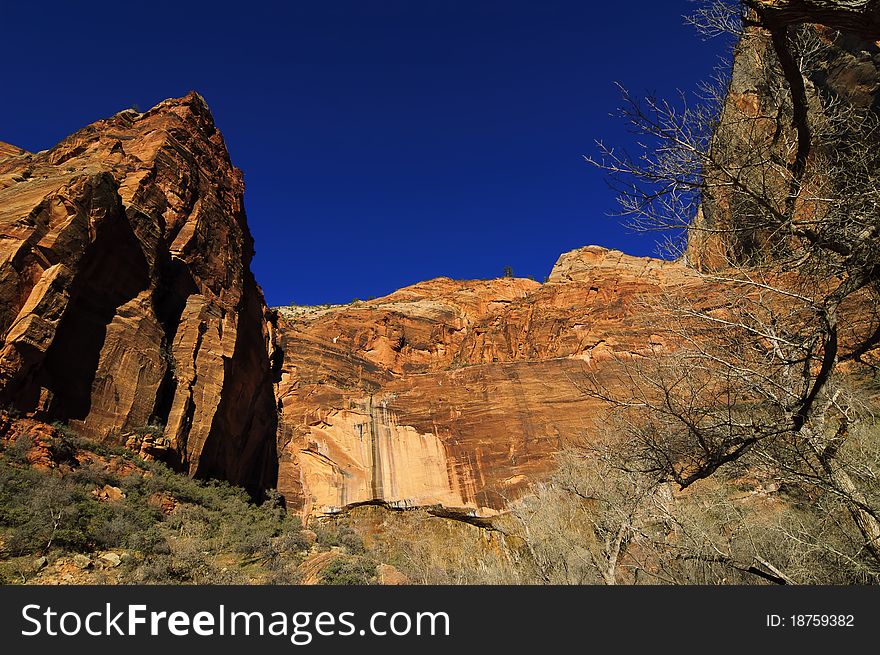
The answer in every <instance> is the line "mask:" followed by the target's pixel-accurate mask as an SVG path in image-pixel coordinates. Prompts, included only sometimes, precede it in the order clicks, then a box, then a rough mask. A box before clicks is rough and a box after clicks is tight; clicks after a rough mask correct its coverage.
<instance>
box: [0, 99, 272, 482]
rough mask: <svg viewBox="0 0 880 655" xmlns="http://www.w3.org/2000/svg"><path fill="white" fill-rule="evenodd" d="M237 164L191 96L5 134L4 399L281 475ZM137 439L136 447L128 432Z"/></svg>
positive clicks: (0, 156)
mask: <svg viewBox="0 0 880 655" xmlns="http://www.w3.org/2000/svg"><path fill="white" fill-rule="evenodd" d="M243 193H244V185H243V181H242V175H241V173H240V171H238V170H237V169H235V168H234V167H233V166H232V164H231V163H230V161H229V155H228V153H227V151H226V147H225V144H224V142H223V138H222V136H221V134H220V132H219V131H217V129H216V128H215V127H214V123H213V119H212V117H211V114H210V112H209V110H208V108H207V106H206V105H205V103H204V101H203V100H202V98H201V97H200V96H198V95H197V94H194V93H193V94H190V95H188V96H186V97H185V98H181V99H177V100H167V101H165V102H163V103H161V104H159V105H158V106H156V107H155V108H153V109H151V110H150V111H148V112H146V113H144V114H139V113H137V112H134V111H123V112H121V113H119V114H117V115H115V116H113V117H111V118H109V119H106V120H102V121H98V122H97V123H94V124H92V125H90V126H88V127H86V128H84V129H82V130H80V131H79V132H77V133H76V134H74V135H72V136H70V137H69V138H67V139H65V140H64V141H62V142H61V143H59V144H58V145H57V146H55V147H54V148H52V149H50V150H47V151H44V152H40V153H36V154H31V153H26V152H24V151H22V150H20V149H19V148H16V147H14V146H9V145H7V144H0V333H2V335H3V338H2V349H0V402H2V403H4V404H9V405H12V406H15V407H16V408H17V409H18V410H20V411H25V412H33V413H35V414H36V415H37V416H40V417H43V418H46V419H60V420H67V421H70V422H71V424H72V425H74V426H75V427H77V429H79V430H80V431H81V432H82V433H84V434H86V435H89V436H92V437H96V438H99V439H103V440H112V441H117V442H123V443H124V442H126V441H127V442H129V443H130V444H132V443H133V441H132V440H134V442H137V440H138V439H139V438H140V435H141V434H142V433H143V432H144V430H143V429H141V428H143V427H144V426H146V425H148V424H150V423H153V424H155V423H159V424H164V425H165V428H164V433H162V434H159V433H161V432H162V430H161V428H160V429H156V428H151V429H150V430H149V432H152V433H153V434H152V437H153V441H154V442H155V443H156V444H157V445H159V446H161V447H162V448H163V450H164V452H165V453H166V454H167V455H166V456H167V459H168V460H169V461H170V462H171V463H172V464H174V465H176V466H178V467H180V468H182V469H184V470H186V471H188V472H189V473H191V474H192V475H199V476H214V477H221V478H225V479H228V480H230V481H232V482H234V483H238V484H243V485H246V486H249V487H251V488H253V489H257V488H265V487H269V486H274V482H275V476H276V466H277V458H276V456H275V452H274V448H275V432H276V410H275V403H274V398H273V390H272V382H273V373H272V370H271V365H270V357H271V356H272V355H273V353H274V351H273V346H272V344H271V343H270V341H271V339H270V333H271V329H272V328H271V325H270V323H269V321H268V319H267V316H268V314H267V311H266V308H265V306H264V302H263V297H262V292H261V291H260V289H259V287H258V286H257V284H256V283H255V281H254V278H253V275H252V274H251V271H250V268H249V266H250V261H251V258H252V257H253V242H252V238H251V235H250V233H249V231H248V227H247V223H246V219H245V214H244V209H243V204H242V198H243ZM134 445H137V443H134Z"/></svg>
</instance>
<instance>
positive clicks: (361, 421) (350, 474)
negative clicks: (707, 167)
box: [277, 246, 712, 516]
mask: <svg viewBox="0 0 880 655" xmlns="http://www.w3.org/2000/svg"><path fill="white" fill-rule="evenodd" d="M669 294H672V295H676V294H684V295H686V296H687V297H689V298H691V299H694V300H696V301H697V302H698V303H711V302H712V289H711V287H710V286H708V285H707V284H706V283H705V282H704V281H703V280H702V279H701V278H700V277H699V276H697V275H696V274H695V273H694V272H693V271H691V270H690V269H688V268H686V267H685V266H683V265H681V264H676V263H673V262H667V261H662V260H657V259H648V258H637V257H630V256H627V255H624V254H623V253H620V252H617V251H610V250H606V249H604V248H599V247H596V246H588V247H585V248H581V249H580V250H576V251H573V252H570V253H566V254H564V255H562V257H560V259H559V261H558V262H557V264H556V266H555V267H554V268H553V272H552V273H551V275H550V277H549V279H548V281H547V283H546V284H543V285H541V284H538V283H536V282H534V281H531V280H522V279H511V278H501V279H496V280H476V281H454V280H450V279H447V278H438V279H435V280H430V281H428V282H423V283H420V284H416V285H413V286H411V287H407V288H405V289H401V290H400V291H397V292H395V293H393V294H391V295H389V296H386V297H384V298H379V299H376V300H373V301H369V302H358V303H354V304H352V305H347V306H342V307H325V308H320V309H316V310H314V311H311V312H310V311H308V310H306V309H304V308H290V309H287V308H280V309H279V314H280V316H279V324H278V332H279V341H280V344H281V347H282V349H283V350H284V353H285V357H284V363H283V365H282V373H281V381H280V383H279V384H278V391H277V393H278V401H279V406H280V408H281V426H280V430H279V445H278V448H279V455H280V465H279V483H278V488H279V491H281V492H282V493H283V494H284V495H285V496H286V497H287V499H288V502H289V503H290V504H291V505H292V506H294V507H301V508H302V510H303V511H304V512H305V513H319V514H320V513H328V512H333V511H336V510H338V509H339V508H341V507H344V506H346V505H354V504H358V503H365V502H371V501H382V502H384V503H388V504H390V505H393V506H412V505H435V504H436V505H443V506H445V507H447V508H454V509H456V510H457V511H461V512H464V513H465V514H471V515H479V516H486V515H491V514H493V513H496V512H497V511H498V510H500V509H502V508H504V507H505V505H506V503H507V501H508V500H510V499H512V498H516V497H518V496H519V495H521V494H522V493H523V492H524V491H525V490H526V488H527V486H528V485H529V484H530V483H531V482H533V481H534V480H536V479H540V478H541V477H542V476H543V475H545V474H546V473H547V472H549V471H550V470H551V469H552V467H553V455H554V453H555V452H557V451H558V450H559V448H560V447H561V446H562V445H563V444H565V443H566V442H571V441H573V440H576V439H579V438H581V437H582V436H584V435H585V434H588V433H590V432H591V431H593V430H595V429H597V426H596V425H595V419H596V418H597V417H598V416H599V415H600V411H599V409H600V401H598V400H596V399H594V398H591V397H589V396H588V395H586V394H585V393H584V387H585V385H586V384H588V383H589V382H590V381H591V380H593V379H594V376H595V379H596V380H598V381H599V382H600V383H601V384H606V383H607V384H614V383H615V382H614V378H613V376H614V370H615V369H614V365H613V364H614V361H615V360H616V359H617V358H620V357H646V356H647V357H650V356H654V355H656V353H657V352H658V350H663V349H665V348H667V347H670V343H669V340H670V337H669V335H668V334H667V335H664V334H663V333H662V330H661V328H660V327H658V324H657V321H656V320H653V319H652V316H653V314H654V312H655V311H656V309H657V306H658V304H659V303H661V302H662V300H663V298H664V297H665V296H667V295H669Z"/></svg>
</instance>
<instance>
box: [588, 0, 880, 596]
mask: <svg viewBox="0 0 880 655" xmlns="http://www.w3.org/2000/svg"><path fill="white" fill-rule="evenodd" d="M771 4H772V5H773V6H771ZM842 4H848V5H852V6H850V7H849V9H850V10H853V11H857V10H858V11H861V10H864V11H866V12H868V13H870V8H867V5H866V6H865V7H861V9H859V8H858V7H856V6H855V5H857V4H859V3H821V2H800V3H798V2H790V3H785V2H784V3H764V2H760V1H756V2H751V1H748V0H747V1H745V2H742V3H722V2H712V3H710V4H709V5H708V6H706V7H704V8H703V10H702V13H699V14H698V15H697V17H696V18H695V19H693V22H694V23H695V24H697V25H698V26H700V27H702V28H703V29H706V30H708V31H709V32H710V33H711V32H713V31H715V32H718V31H737V30H738V29H739V27H738V26H739V25H740V24H742V25H744V26H745V28H744V30H743V32H742V35H741V41H740V44H739V46H738V48H740V49H741V50H742V49H752V51H758V52H760V55H761V56H760V57H758V59H759V60H761V61H763V62H764V66H763V67H762V68H761V69H760V70H758V71H756V70H755V69H750V70H748V71H746V73H748V74H749V75H753V76H754V75H757V74H761V75H764V76H766V79H763V80H761V83H760V85H759V86H760V87H761V88H762V89H763V92H764V94H765V96H766V97H764V98H757V99H755V98H754V97H753V96H749V95H747V94H745V95H744V94H740V93H739V89H738V88H734V87H735V86H736V85H737V84H739V81H738V79H737V76H741V75H743V71H738V70H737V68H736V64H735V65H734V69H733V73H732V75H729V76H727V77H726V78H724V77H722V78H721V79H720V80H719V81H717V82H716V83H714V84H712V85H707V86H705V87H704V88H703V90H702V94H701V95H699V96H697V97H696V98H687V97H685V96H682V97H680V98H679V99H678V100H677V101H675V102H672V101H666V100H662V99H657V98H647V99H645V100H638V99H635V98H633V97H632V96H631V95H630V94H628V93H627V92H626V91H625V90H624V107H623V110H622V116H623V117H624V118H625V120H627V121H628V122H629V123H630V125H631V126H632V127H633V128H634V129H635V130H636V131H637V132H639V133H641V134H642V135H644V137H645V138H644V139H643V143H644V144H645V146H644V149H643V151H641V152H639V153H637V154H635V155H631V154H629V153H626V152H620V151H617V150H615V149H613V148H610V147H606V146H604V145H602V144H599V151H600V152H599V155H598V156H597V157H594V158H590V160H589V161H591V162H592V163H594V164H595V165H597V166H599V167H600V168H601V169H603V170H604V171H605V172H606V173H608V175H609V178H610V180H611V182H612V184H613V185H614V186H615V188H616V189H617V190H618V191H619V198H620V204H621V209H622V213H623V214H624V215H625V216H627V217H628V218H629V220H630V223H631V224H632V225H634V226H635V227H636V228H637V229H641V230H660V231H663V230H670V229H673V230H679V231H682V230H684V231H686V234H687V235H688V240H689V243H687V244H685V243H683V242H682V241H681V240H679V242H678V247H679V249H680V251H682V252H685V251H686V253H687V259H688V260H690V261H691V263H692V264H693V265H696V266H698V267H699V268H701V269H702V271H703V273H704V277H705V279H706V282H707V284H708V285H712V286H713V288H716V289H719V290H720V291H718V292H717V293H718V295H719V297H720V300H718V301H717V302H716V303H715V306H714V307H705V306H699V305H698V304H696V303H694V302H692V301H691V300H690V299H688V298H685V297H683V296H681V295H674V294H670V297H669V298H667V300H666V303H665V306H664V307H663V308H662V309H663V315H665V316H666V317H667V320H666V325H665V330H666V331H667V332H668V333H669V334H671V335H674V337H675V339H674V342H675V343H676V344H677V348H676V352H675V353H674V354H669V353H658V356H657V357H656V358H655V359H652V360H649V361H635V362H633V361H631V362H628V363H626V364H625V365H624V366H622V370H621V375H622V376H623V377H624V379H625V384H622V385H617V386H616V387H615V388H614V389H612V390H609V389H605V388H602V387H601V386H599V385H596V386H594V387H592V388H591V389H589V390H587V391H588V392H589V393H592V394H594V395H596V396H598V397H601V398H603V399H604V400H606V401H607V402H608V403H609V404H610V405H611V406H612V407H613V408H615V410H617V411H618V412H619V413H622V414H624V415H625V417H626V418H625V420H623V422H622V424H623V425H624V426H625V428H624V430H623V435H622V438H623V441H624V443H625V446H624V447H623V448H622V449H621V452H622V453H625V454H626V457H625V458H624V460H625V461H624V462H623V464H622V465H621V467H622V469H623V470H626V471H629V472H638V473H641V474H643V475H647V476H650V477H653V478H655V479H657V480H660V481H665V480H668V481H671V482H673V483H675V484H676V485H677V486H678V488H680V489H688V488H689V487H691V485H694V484H695V483H696V482H698V481H701V480H705V479H708V478H711V477H713V476H717V475H719V471H722V472H724V473H727V474H729V473H730V472H731V471H736V470H738V467H740V468H741V467H746V472H747V474H753V473H754V471H756V470H758V469H760V470H764V471H769V472H770V474H771V475H772V476H774V478H775V479H777V480H779V481H784V482H786V483H788V484H789V485H791V486H792V487H793V488H797V489H798V493H804V494H807V495H809V496H810V497H811V498H813V500H814V501H816V502H818V500H819V499H821V500H822V502H825V503H827V504H828V505H829V506H831V505H833V506H834V507H836V509H837V510H838V511H843V512H844V513H845V515H847V516H848V519H847V522H840V523H839V524H838V527H839V528H840V529H839V530H838V532H837V533H836V535H837V536H836V537H835V539H836V540H832V541H833V543H838V542H839V540H840V539H843V536H842V535H844V533H845V534H846V535H848V536H847V538H846V539H845V540H844V541H848V545H847V547H846V548H843V547H838V548H837V549H836V550H837V551H838V553H837V557H838V558H844V559H847V558H848V560H849V561H851V562H858V566H859V567H861V568H859V570H860V571H863V572H864V574H865V576H867V577H866V578H864V579H868V578H870V577H871V576H872V575H875V574H876V572H877V571H878V570H880V504H878V502H877V496H876V492H875V491H874V489H875V487H874V482H873V481H874V479H875V478H876V475H877V474H878V473H880V471H878V470H877V469H876V467H874V466H871V465H870V463H866V462H865V461H864V460H862V459H860V455H863V454H864V453H863V452H860V451H859V449H854V448H853V447H852V444H853V441H854V439H853V436H852V435H853V434H854V433H859V434H862V435H863V434H864V431H865V430H869V429H870V426H872V425H873V418H872V417H871V414H870V406H869V404H868V403H866V402H863V401H862V400H861V398H862V397H865V396H866V394H865V392H864V386H865V385H864V382H863V381H862V382H860V379H861V378H860V376H862V377H863V376H865V375H873V373H872V372H871V370H872V356H871V354H872V351H873V350H874V348H875V347H876V346H878V344H880V316H878V314H877V312H876V307H877V306H878V304H880V303H878V300H880V148H877V147H876V146H877V144H878V143H880V120H878V116H877V114H876V113H874V112H873V111H872V110H871V109H870V108H866V107H863V106H859V105H858V103H854V102H852V101H850V99H848V98H847V97H845V96H844V95H842V94H834V93H830V92H827V90H823V89H822V88H820V87H819V86H818V85H816V84H814V83H813V82H812V78H813V77H815V76H816V71H821V70H822V68H823V66H824V63H823V62H825V61H826V60H827V59H828V57H830V56H831V55H830V51H829V49H830V48H834V47H836V46H834V44H833V43H830V42H829V41H828V40H827V39H824V40H823V39H821V38H818V36H817V32H816V29H815V28H813V27H810V26H804V25H800V24H801V23H803V22H805V21H807V20H812V21H813V22H822V21H825V22H826V23H827V24H828V25H829V26H831V27H834V28H840V27H846V26H847V25H848V23H846V22H845V21H844V20H843V18H841V16H843V14H842V13H840V12H839V11H837V9H841V7H840V6H838V7H837V9H835V8H833V7H830V5H842ZM862 4H864V3H862ZM819 5H829V7H825V8H824V9H823V8H822V7H819ZM783 6H784V8H785V11H784V12H783V11H782V10H781V9H780V7H783ZM825 9H827V10H828V11H829V12H831V13H827V12H825ZM808 10H809V11H808ZM804 12H808V13H804ZM740 21H741V22H740ZM751 83H752V84H753V85H754V84H755V81H754V80H752V82H751ZM707 253H709V255H710V256H707ZM700 256H702V257H704V259H703V260H701V261H700V260H699V257H700ZM860 387H861V388H860ZM621 390H622V391H621ZM838 518H839V516H838ZM792 525H793V524H792ZM787 529H788V532H789V534H795V533H798V534H801V535H803V534H805V532H804V530H803V529H799V530H795V529H794V528H791V527H790V526H789V528H787ZM826 529H828V530H830V528H829V527H828V526H827V525H826ZM825 534H826V535H827V534H828V533H827V532H826V533H825ZM853 535H857V536H856V537H853ZM817 538H818V537H817ZM838 538H839V539H838ZM832 541H829V542H828V543H829V544H830V543H832ZM841 543H842V542H841ZM814 546H815V547H816V548H818V549H819V550H822V548H821V544H814ZM831 550H833V549H830V548H826V549H825V550H824V551H823V552H824V553H825V554H826V555H828V554H829V553H830V552H831ZM817 552H818V551H817ZM722 559H723V558H722ZM762 566H763V568H762V570H763V571H764V572H765V573H768V574H769V575H771V576H776V577H777V578H779V579H782V580H789V579H791V578H790V576H788V575H787V574H785V573H783V572H782V571H781V570H778V569H777V570H776V571H774V570H773V569H771V565H769V562H765V564H764V565H762ZM855 577H856V578H857V577H858V576H855Z"/></svg>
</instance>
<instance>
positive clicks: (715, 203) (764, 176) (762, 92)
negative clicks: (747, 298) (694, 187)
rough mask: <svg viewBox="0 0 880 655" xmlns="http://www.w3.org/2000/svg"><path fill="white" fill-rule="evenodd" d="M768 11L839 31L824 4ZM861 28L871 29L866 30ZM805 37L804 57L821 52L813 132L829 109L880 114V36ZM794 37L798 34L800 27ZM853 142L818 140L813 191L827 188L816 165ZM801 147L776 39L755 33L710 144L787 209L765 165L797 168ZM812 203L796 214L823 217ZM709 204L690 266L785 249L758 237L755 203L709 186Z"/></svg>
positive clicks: (862, 7) (811, 172)
mask: <svg viewBox="0 0 880 655" xmlns="http://www.w3.org/2000/svg"><path fill="white" fill-rule="evenodd" d="M760 4H763V5H766V6H767V7H771V8H772V7H775V8H776V9H774V11H775V10H779V11H781V12H783V13H785V12H787V11H788V10H789V9H791V10H792V11H793V10H795V9H797V10H798V11H801V13H800V14H796V16H797V18H796V19H795V18H792V19H791V20H792V22H797V23H799V22H803V21H804V20H808V19H809V18H810V17H812V19H813V21H814V22H817V23H821V22H822V20H827V21H828V24H831V25H833V24H836V23H835V21H834V20H832V18H833V17H829V15H827V14H825V13H823V12H822V11H820V10H819V9H817V7H818V6H820V5H823V4H828V5H834V4H835V3H823V2H776V3H771V2H766V3H763V2H762V3H760ZM850 4H852V7H850V9H853V11H854V12H855V14H858V12H863V11H869V12H873V14H872V15H874V14H876V13H877V10H878V8H880V5H878V4H877V3H874V8H873V9H871V8H870V7H868V8H867V9H866V7H867V5H868V4H870V3H859V2H854V3H850ZM856 5H859V6H858V7H857V6H856ZM845 9H846V8H843V10H844V11H845ZM856 10H857V11H856ZM810 12H813V13H810ZM771 14H772V12H771ZM792 15H793V16H794V15H795V14H792ZM875 17H876V16H875ZM863 25H864V27H865V28H866V29H867V28H868V23H867V22H865V23H864V24H863ZM797 29H798V30H800V33H799V34H800V35H799V36H798V37H797V39H796V40H797V41H799V42H801V43H809V46H807V48H806V49H808V50H812V51H813V54H812V55H811V56H810V58H809V59H810V64H809V65H808V66H806V69H805V71H804V78H805V90H806V103H807V108H808V112H809V123H810V125H811V129H813V130H814V131H815V130H817V129H818V128H819V126H820V125H822V123H823V121H827V120H828V115H829V111H831V110H830V108H832V107H834V106H836V105H837V104H839V103H841V102H843V104H844V105H847V106H852V107H855V108H856V109H858V110H861V111H869V112H873V113H875V114H877V113H880V41H875V39H876V37H877V36H878V34H873V33H871V35H870V38H869V37H867V36H859V35H857V34H853V33H852V32H846V33H844V32H838V31H836V30H834V29H831V28H829V27H824V26H822V25H801V26H799V27H798V28H797ZM790 30H791V34H794V28H793V27H792V28H790ZM799 47H801V48H802V49H803V47H804V46H799ZM824 129H826V131H827V129H828V128H827V127H826V128H824ZM849 138H850V137H849V136H848V135H847V134H846V133H843V134H838V135H837V136H836V137H835V140H834V141H832V142H831V143H832V144H833V145H829V143H828V141H829V139H828V138H827V137H826V138H825V139H824V142H822V140H819V141H818V142H817V143H815V144H814V146H813V148H812V152H811V155H810V159H809V162H808V165H807V175H806V177H805V179H804V182H803V185H804V188H805V189H810V188H818V187H820V186H821V178H822V176H823V174H824V170H823V167H822V166H821V165H819V166H814V165H813V164H814V161H815V159H816V157H817V156H821V155H823V154H825V153H826V152H827V149H828V148H834V149H840V150H842V149H845V148H847V147H850V146H852V145H853V144H852V143H851V142H850V141H849V140H848V139H849ZM858 138H859V141H857V142H856V146H855V147H857V148H876V147H880V140H878V139H876V138H875V140H874V142H872V143H867V144H865V143H862V142H861V139H862V137H858ZM796 141H797V133H796V130H795V128H794V124H793V103H792V96H791V90H790V86H789V84H788V82H787V81H786V79H785V76H784V74H783V72H782V67H781V65H780V63H779V58H778V56H777V54H776V52H775V50H774V47H773V43H772V40H771V37H770V33H769V32H768V31H767V30H765V29H762V28H758V27H747V28H746V29H745V32H744V34H743V36H742V38H741V39H740V41H739V43H738V44H737V47H736V49H735V52H734V59H733V68H732V71H731V79H730V84H729V87H728V89H727V95H726V96H725V99H724V104H723V107H722V110H721V115H720V119H719V122H718V125H717V126H716V127H715V131H714V134H713V137H712V145H711V154H712V158H713V160H714V161H715V162H716V164H717V165H718V166H719V168H724V169H726V170H727V171H729V174H730V175H732V176H737V177H738V178H739V179H740V180H744V181H745V182H746V184H747V185H748V186H750V187H751V188H753V189H763V193H764V195H765V196H766V197H767V198H768V199H769V202H770V203H771V204H776V205H778V206H779V207H780V208H781V207H782V206H783V205H784V202H785V199H786V197H787V194H788V192H789V187H788V184H789V183H788V179H789V178H788V176H786V175H784V174H783V173H781V172H780V170H781V169H779V170H774V169H772V168H768V167H767V166H766V165H762V164H761V162H762V161H764V160H766V159H768V158H769V159H772V160H773V161H776V162H779V163H783V164H785V165H789V164H791V162H792V161H793V159H794V156H795V152H796V148H795V145H794V144H795V143H796ZM804 195H805V198H804V199H802V200H800V201H799V202H798V203H796V205H795V212H796V213H797V214H800V213H802V212H803V213H811V212H815V210H816V209H815V205H814V204H811V203H810V202H809V200H808V198H809V194H804ZM702 200H703V203H702V206H701V207H700V209H699V211H698V214H697V216H696V217H695V219H694V222H693V229H692V230H691V231H690V234H689V241H688V250H687V258H688V260H689V262H690V263H691V265H693V266H695V267H697V268H700V269H704V270H712V269H718V268H723V267H724V266H727V265H728V264H730V263H734V264H737V263H749V262H752V261H753V260H758V259H761V258H762V257H764V256H765V255H766V254H767V252H768V250H769V248H770V247H771V246H773V245H777V244H776V240H778V239H779V238H780V237H779V236H778V234H777V231H775V230H773V229H772V226H768V227H764V228H759V229H755V228H754V226H753V225H750V224H749V222H748V219H747V218H745V217H750V216H753V215H761V213H762V212H763V210H762V209H761V208H759V207H755V206H753V205H752V203H753V202H754V201H753V200H752V199H750V198H749V197H748V195H747V194H743V193H739V194H738V193H734V192H732V190H731V187H730V185H726V184H721V185H710V186H709V187H708V188H706V189H705V191H704V194H703V198H702Z"/></svg>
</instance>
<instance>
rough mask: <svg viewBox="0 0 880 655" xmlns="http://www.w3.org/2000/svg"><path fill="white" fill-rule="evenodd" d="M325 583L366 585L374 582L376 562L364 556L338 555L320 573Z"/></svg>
mask: <svg viewBox="0 0 880 655" xmlns="http://www.w3.org/2000/svg"><path fill="white" fill-rule="evenodd" d="M319 577H320V579H321V582H322V583H323V584H327V585H368V584H375V582H376V563H375V562H374V561H372V560H370V559H368V558H366V557H350V556H340V557H337V558H336V559H334V560H333V561H332V562H330V564H328V565H327V566H326V567H325V568H324V570H323V571H321V573H320V576H319Z"/></svg>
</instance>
